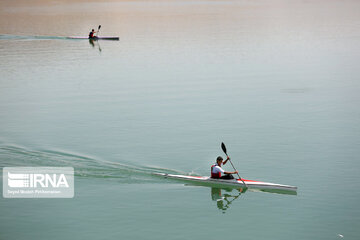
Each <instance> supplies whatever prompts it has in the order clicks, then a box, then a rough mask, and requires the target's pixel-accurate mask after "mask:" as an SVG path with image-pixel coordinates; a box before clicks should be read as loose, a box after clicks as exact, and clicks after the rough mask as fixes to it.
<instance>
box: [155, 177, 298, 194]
mask: <svg viewBox="0 0 360 240" xmlns="http://www.w3.org/2000/svg"><path fill="white" fill-rule="evenodd" d="M154 174H155V175H158V176H163V177H165V178H172V179H177V180H181V181H186V182H193V183H199V184H202V185H210V186H214V187H215V186H216V187H230V188H239V187H240V188H243V187H245V185H244V183H243V182H242V181H241V180H240V179H231V180H225V179H216V178H210V177H201V176H186V175H174V174H166V173H154ZM242 180H243V181H244V182H245V184H246V187H247V188H249V189H258V190H260V191H268V192H271V190H278V191H285V192H292V193H288V194H296V191H297V187H295V186H290V185H283V184H276V183H269V182H260V181H253V180H246V179H242ZM285 192H283V193H285ZM279 193H280V192H279Z"/></svg>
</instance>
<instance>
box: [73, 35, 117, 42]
mask: <svg viewBox="0 0 360 240" xmlns="http://www.w3.org/2000/svg"><path fill="white" fill-rule="evenodd" d="M67 38H68V39H89V40H113V41H119V40H120V38H119V37H114V36H101V37H93V38H89V37H81V36H70V37H67Z"/></svg>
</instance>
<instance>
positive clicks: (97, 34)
mask: <svg viewBox="0 0 360 240" xmlns="http://www.w3.org/2000/svg"><path fill="white" fill-rule="evenodd" d="M100 28H101V25H99V27H98V30H97V33H96V37H97V36H99V32H100Z"/></svg>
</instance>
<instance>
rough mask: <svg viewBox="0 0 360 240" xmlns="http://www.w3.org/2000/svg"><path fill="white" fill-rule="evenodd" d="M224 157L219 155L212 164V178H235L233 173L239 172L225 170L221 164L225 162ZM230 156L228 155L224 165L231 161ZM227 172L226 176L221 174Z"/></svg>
mask: <svg viewBox="0 0 360 240" xmlns="http://www.w3.org/2000/svg"><path fill="white" fill-rule="evenodd" d="M223 160H224V159H223V158H222V157H220V156H219V157H217V159H216V164H214V165H212V166H211V178H221V179H234V177H233V175H231V174H237V173H238V171H235V172H225V171H224V169H222V168H221V165H222V164H223ZM229 160H230V158H229V157H227V158H226V160H225V161H224V165H225V164H226V163H227V161H229ZM222 173H223V174H225V175H224V176H221V174H222Z"/></svg>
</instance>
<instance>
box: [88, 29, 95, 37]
mask: <svg viewBox="0 0 360 240" xmlns="http://www.w3.org/2000/svg"><path fill="white" fill-rule="evenodd" d="M95 33H96V32H95V30H94V29H93V30H91V32H90V33H89V38H94V37H95V36H94V34H95Z"/></svg>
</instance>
